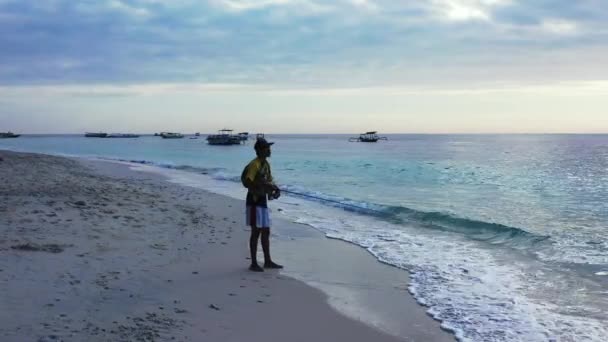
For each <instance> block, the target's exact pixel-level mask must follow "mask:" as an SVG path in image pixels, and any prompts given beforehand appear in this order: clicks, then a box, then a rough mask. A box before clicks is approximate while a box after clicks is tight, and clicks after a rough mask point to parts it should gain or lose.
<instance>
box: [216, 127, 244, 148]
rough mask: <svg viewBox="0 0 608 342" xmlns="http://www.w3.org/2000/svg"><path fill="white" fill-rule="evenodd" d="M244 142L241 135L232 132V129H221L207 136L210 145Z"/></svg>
mask: <svg viewBox="0 0 608 342" xmlns="http://www.w3.org/2000/svg"><path fill="white" fill-rule="evenodd" d="M242 142H243V140H242V139H241V137H240V136H239V135H235V134H232V130H231V129H226V128H224V129H220V130H219V131H218V134H211V135H208V136H207V143H208V144H209V145H240V144H241V143H242Z"/></svg>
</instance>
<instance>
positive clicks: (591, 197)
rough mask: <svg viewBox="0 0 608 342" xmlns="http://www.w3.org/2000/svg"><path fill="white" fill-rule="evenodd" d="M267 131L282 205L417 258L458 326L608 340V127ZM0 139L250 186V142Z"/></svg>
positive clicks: (414, 288) (215, 183) (471, 337)
mask: <svg viewBox="0 0 608 342" xmlns="http://www.w3.org/2000/svg"><path fill="white" fill-rule="evenodd" d="M268 139H269V140H272V141H275V142H276V144H275V145H274V146H273V155H272V157H271V164H272V167H273V174H274V176H275V178H276V180H277V182H278V183H279V184H280V186H281V188H282V189H283V190H285V192H284V196H283V197H281V199H280V200H279V201H276V202H275V203H273V204H272V206H273V207H274V209H275V212H276V210H277V209H279V210H280V213H281V215H283V216H285V217H286V218H288V219H291V220H293V221H295V222H300V223H304V224H308V225H310V226H312V227H314V228H316V229H318V230H320V231H321V232H323V233H325V234H326V236H328V237H330V238H335V239H341V240H345V241H348V242H351V243H354V244H357V245H359V246H361V247H363V248H366V249H367V250H368V251H369V252H370V253H372V254H373V255H374V256H375V257H376V258H378V260H380V261H382V262H384V263H388V264H391V265H394V266H396V267H399V268H402V269H404V270H405V271H408V272H409V273H410V274H411V279H412V282H411V284H410V288H409V290H410V292H411V293H412V294H413V295H414V296H415V297H416V299H417V300H418V301H419V302H420V303H421V304H422V305H425V306H427V307H428V310H429V313H430V314H431V315H433V317H435V318H436V319H438V320H440V321H441V322H442V326H443V327H444V328H446V329H449V330H452V331H454V332H455V334H456V336H457V337H458V339H460V340H462V341H606V340H608V135H389V140H388V141H381V142H378V143H375V144H366V143H349V142H348V141H347V139H348V136H344V135H276V136H269V137H268ZM0 148H1V149H11V150H16V151H29V152H40V153H49V154H59V155H69V156H81V157H91V158H103V159H114V160H122V161H130V162H133V163H137V164H140V165H147V166H146V167H160V168H165V169H177V170H182V171H184V172H180V173H179V176H175V175H173V177H174V178H175V179H174V180H175V181H178V182H180V183H183V184H190V185H196V186H200V187H204V188H207V189H209V190H212V191H215V192H219V193H223V194H226V195H229V196H234V197H239V198H240V197H243V196H244V189H243V188H242V186H241V185H240V179H239V178H240V173H241V170H242V168H243V166H244V165H245V164H246V163H247V162H248V161H249V160H250V159H252V158H253V157H254V153H253V148H252V143H251V142H250V143H249V144H248V145H242V146H209V145H207V144H206V143H205V140H204V139H203V138H201V139H189V138H186V139H181V140H165V139H161V138H159V137H152V136H143V137H141V138H139V139H96V138H84V137H82V136H27V135H26V136H23V137H21V138H18V139H2V140H0ZM189 174H192V175H194V174H196V175H197V177H196V178H190V177H188V175H189ZM201 174H203V175H205V176H204V181H201V177H200V175H201ZM193 182H196V183H197V184H193Z"/></svg>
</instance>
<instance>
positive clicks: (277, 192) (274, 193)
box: [270, 186, 281, 199]
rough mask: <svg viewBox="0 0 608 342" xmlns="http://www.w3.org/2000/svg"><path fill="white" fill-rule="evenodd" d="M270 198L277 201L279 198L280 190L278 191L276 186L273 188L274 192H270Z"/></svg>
mask: <svg viewBox="0 0 608 342" xmlns="http://www.w3.org/2000/svg"><path fill="white" fill-rule="evenodd" d="M270 196H272V198H273V199H278V198H279V197H281V189H279V187H278V186H277V187H275V188H274V190H272V193H271V194H270Z"/></svg>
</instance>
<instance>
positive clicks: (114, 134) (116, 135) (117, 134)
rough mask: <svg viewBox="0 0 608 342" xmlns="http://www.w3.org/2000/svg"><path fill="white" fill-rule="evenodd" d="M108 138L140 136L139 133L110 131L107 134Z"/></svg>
mask: <svg viewBox="0 0 608 342" xmlns="http://www.w3.org/2000/svg"><path fill="white" fill-rule="evenodd" d="M106 138H139V134H131V133H110V134H108V135H106Z"/></svg>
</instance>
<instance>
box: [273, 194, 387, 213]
mask: <svg viewBox="0 0 608 342" xmlns="http://www.w3.org/2000/svg"><path fill="white" fill-rule="evenodd" d="M281 192H285V193H288V194H292V195H296V196H301V197H307V198H312V199H316V200H319V201H324V202H330V203H334V204H338V205H340V206H343V207H351V208H356V209H359V210H364V211H371V212H373V213H376V214H379V215H385V214H386V213H384V212H382V211H380V210H376V209H370V208H365V207H362V206H358V205H354V204H349V203H342V202H340V201H336V200H332V199H328V198H323V197H318V196H313V195H308V194H303V193H301V192H296V191H290V190H285V189H281Z"/></svg>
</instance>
